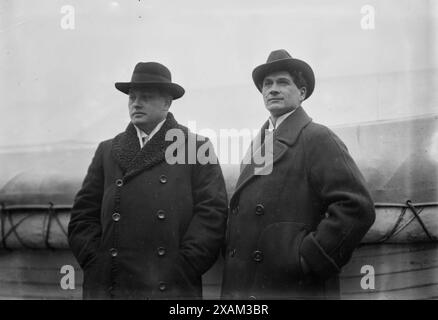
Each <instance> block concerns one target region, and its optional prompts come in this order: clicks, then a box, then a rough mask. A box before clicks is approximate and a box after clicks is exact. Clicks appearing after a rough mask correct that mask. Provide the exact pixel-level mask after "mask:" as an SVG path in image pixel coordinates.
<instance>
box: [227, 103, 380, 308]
mask: <svg viewBox="0 0 438 320" xmlns="http://www.w3.org/2000/svg"><path fill="white" fill-rule="evenodd" d="M267 126H268V123H265V125H264V126H263V127H262V132H264V129H266V128H267ZM273 139H274V141H273V152H272V153H273V156H272V161H273V170H272V172H271V173H270V174H264V175H262V174H255V173H256V172H255V170H254V169H255V164H253V163H252V164H249V165H246V166H244V168H243V170H242V171H241V174H240V177H239V179H238V181H237V185H236V190H235V192H234V194H233V196H232V198H231V201H230V214H229V217H228V227H227V235H226V250H225V269H224V276H223V286H222V297H223V298H226V299H238V298H239V299H251V298H257V299H258V298H262V299H263V298H265V299H271V298H272V299H273V298H275V299H291V298H338V297H339V280H338V273H339V271H340V270H341V267H342V266H343V265H345V264H346V263H347V262H348V261H349V259H350V256H351V254H352V252H353V250H354V248H355V247H356V246H357V245H358V244H359V243H360V241H361V239H362V238H363V236H364V235H365V233H366V232H367V231H368V229H369V228H370V226H371V225H372V224H373V222H374V219H375V212H374V205H373V201H372V199H371V197H370V194H369V192H368V191H367V188H366V187H365V182H364V179H363V177H362V175H361V173H360V172H359V169H358V168H357V166H356V164H355V162H354V161H353V159H352V158H351V157H350V155H349V153H348V151H347V148H346V147H345V145H344V144H343V143H342V141H341V140H340V139H339V138H338V137H337V136H336V135H335V134H334V133H333V132H332V131H331V130H329V129H328V128H326V127H324V126H322V125H319V124H316V123H314V122H312V119H311V118H309V117H308V116H307V114H306V113H305V111H304V110H303V109H302V108H301V107H300V108H298V109H297V110H296V111H295V112H294V113H293V114H291V115H290V116H289V117H288V118H286V119H285V120H284V122H283V123H282V124H281V125H280V126H279V127H278V129H276V130H275V133H274V138H273ZM300 256H302V257H303V258H304V260H305V261H306V262H307V265H308V266H309V269H310V272H307V273H306V274H304V272H303V269H302V266H301V264H300Z"/></svg>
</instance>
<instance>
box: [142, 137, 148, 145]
mask: <svg viewBox="0 0 438 320" xmlns="http://www.w3.org/2000/svg"><path fill="white" fill-rule="evenodd" d="M147 139H148V138H147V137H141V142H142V145H141V147H142V148H143V147H144V145H145V144H146V141H147Z"/></svg>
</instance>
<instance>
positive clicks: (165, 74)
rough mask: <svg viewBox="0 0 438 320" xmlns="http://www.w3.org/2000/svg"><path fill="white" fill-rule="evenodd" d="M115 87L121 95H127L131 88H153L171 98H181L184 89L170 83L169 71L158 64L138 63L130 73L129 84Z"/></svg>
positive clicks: (121, 83) (117, 83)
mask: <svg viewBox="0 0 438 320" xmlns="http://www.w3.org/2000/svg"><path fill="white" fill-rule="evenodd" d="M115 86H116V88H117V89H118V90H120V91H122V92H123V93H126V94H129V89H131V88H144V87H155V88H160V89H164V90H166V91H167V92H169V94H170V95H171V96H172V97H173V99H174V100H175V99H178V98H181V97H182V96H183V95H184V92H185V90H184V88H183V87H181V86H180V85H178V84H176V83H172V75H171V74H170V71H169V69H167V68H166V67H165V66H164V65H162V64H161V63H158V62H139V63H137V65H136V66H135V68H134V72H133V73H132V77H131V82H116V83H115Z"/></svg>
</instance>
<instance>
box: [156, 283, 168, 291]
mask: <svg viewBox="0 0 438 320" xmlns="http://www.w3.org/2000/svg"><path fill="white" fill-rule="evenodd" d="M158 287H159V288H160V291H164V290H166V288H167V285H166V283H165V282H163V281H161V282H160V284H159V286H158Z"/></svg>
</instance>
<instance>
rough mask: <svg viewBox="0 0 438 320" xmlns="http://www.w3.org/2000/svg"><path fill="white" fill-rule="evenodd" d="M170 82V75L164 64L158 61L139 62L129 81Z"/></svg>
mask: <svg viewBox="0 0 438 320" xmlns="http://www.w3.org/2000/svg"><path fill="white" fill-rule="evenodd" d="M150 81H158V82H166V83H170V82H172V75H171V73H170V71H169V69H167V67H166V66H164V65H162V64H161V63H158V62H139V63H137V64H136V66H135V68H134V72H133V73H132V77H131V82H150Z"/></svg>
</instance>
